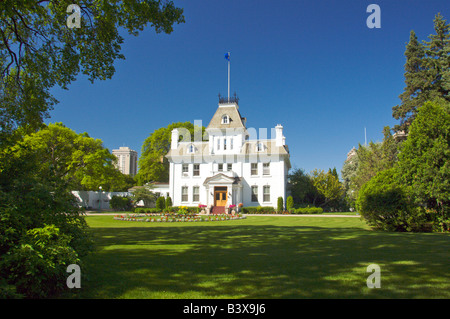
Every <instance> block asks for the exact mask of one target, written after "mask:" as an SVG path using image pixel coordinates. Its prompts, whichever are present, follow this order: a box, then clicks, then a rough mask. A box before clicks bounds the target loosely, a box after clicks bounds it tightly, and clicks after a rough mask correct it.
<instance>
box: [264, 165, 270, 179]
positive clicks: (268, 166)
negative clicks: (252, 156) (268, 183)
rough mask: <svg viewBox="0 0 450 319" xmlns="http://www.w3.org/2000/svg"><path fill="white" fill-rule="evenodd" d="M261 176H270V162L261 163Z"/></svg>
mask: <svg viewBox="0 0 450 319" xmlns="http://www.w3.org/2000/svg"><path fill="white" fill-rule="evenodd" d="M263 175H265V176H268V175H270V162H268V163H263Z"/></svg>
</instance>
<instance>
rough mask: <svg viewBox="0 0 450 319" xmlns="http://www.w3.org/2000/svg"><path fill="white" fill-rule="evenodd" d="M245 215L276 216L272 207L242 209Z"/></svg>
mask: <svg viewBox="0 0 450 319" xmlns="http://www.w3.org/2000/svg"><path fill="white" fill-rule="evenodd" d="M242 212H243V213H244V214H274V213H276V212H275V209H274V208H273V207H271V206H248V207H242Z"/></svg>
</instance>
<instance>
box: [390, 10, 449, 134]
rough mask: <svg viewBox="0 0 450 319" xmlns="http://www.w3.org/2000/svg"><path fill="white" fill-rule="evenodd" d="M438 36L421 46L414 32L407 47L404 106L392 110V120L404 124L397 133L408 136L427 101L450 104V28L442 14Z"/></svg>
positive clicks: (437, 23) (436, 24) (437, 25)
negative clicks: (401, 132)
mask: <svg viewBox="0 0 450 319" xmlns="http://www.w3.org/2000/svg"><path fill="white" fill-rule="evenodd" d="M434 30H435V32H436V34H432V35H430V36H429V39H430V40H429V41H428V42H426V41H425V42H424V43H423V44H421V43H419V41H418V39H417V36H416V34H415V32H414V31H411V33H410V38H409V42H408V44H407V45H406V50H405V56H406V64H405V83H406V87H405V89H404V92H403V93H402V94H401V95H400V96H399V97H400V100H401V104H400V105H396V106H394V107H393V108H392V116H393V117H394V118H395V119H397V120H401V123H400V124H399V125H396V126H395V127H394V130H395V131H397V132H398V131H404V132H405V133H408V131H409V126H410V125H411V123H412V121H413V120H414V118H415V116H416V114H417V109H418V108H419V107H420V106H422V105H423V104H424V103H425V102H426V101H429V100H434V99H435V98H437V97H441V98H444V99H446V100H447V101H450V95H449V92H450V72H449V69H450V26H449V25H448V24H447V23H446V21H445V20H444V18H443V17H442V15H441V14H440V13H439V14H437V15H436V16H435V19H434Z"/></svg>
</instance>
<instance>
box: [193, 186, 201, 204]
mask: <svg viewBox="0 0 450 319" xmlns="http://www.w3.org/2000/svg"><path fill="white" fill-rule="evenodd" d="M192 201H193V202H199V201H200V186H193V187H192Z"/></svg>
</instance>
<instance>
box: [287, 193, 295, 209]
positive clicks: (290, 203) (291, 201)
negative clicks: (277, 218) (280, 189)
mask: <svg viewBox="0 0 450 319" xmlns="http://www.w3.org/2000/svg"><path fill="white" fill-rule="evenodd" d="M293 208H294V199H293V198H292V196H288V198H287V199H286V210H287V211H288V212H290V211H291V210H292V209H293Z"/></svg>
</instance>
